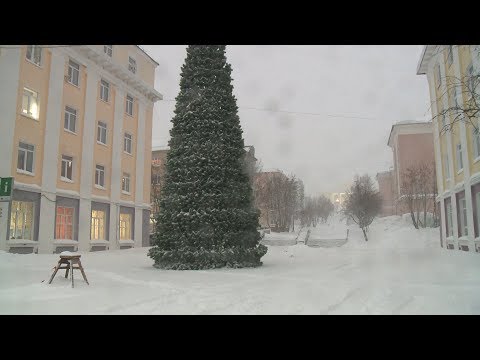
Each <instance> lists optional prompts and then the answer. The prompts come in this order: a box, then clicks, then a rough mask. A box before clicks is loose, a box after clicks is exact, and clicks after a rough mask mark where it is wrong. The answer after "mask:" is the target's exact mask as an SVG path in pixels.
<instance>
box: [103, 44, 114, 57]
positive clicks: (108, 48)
mask: <svg viewBox="0 0 480 360" xmlns="http://www.w3.org/2000/svg"><path fill="white" fill-rule="evenodd" d="M103 52H104V54H105V55H107V56H109V57H112V56H113V45H103Z"/></svg>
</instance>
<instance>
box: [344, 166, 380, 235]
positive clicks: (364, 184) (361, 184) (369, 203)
mask: <svg viewBox="0 0 480 360" xmlns="http://www.w3.org/2000/svg"><path fill="white" fill-rule="evenodd" d="M381 206H382V198H381V197H380V193H379V192H378V191H377V190H376V189H375V188H374V186H373V181H372V178H371V177H370V176H369V175H363V176H360V177H359V176H356V177H355V180H354V183H353V185H352V186H351V187H350V189H349V190H348V191H347V194H346V198H345V202H344V204H343V213H344V215H345V216H347V217H348V218H349V219H352V221H353V222H355V223H356V224H357V225H358V226H359V227H360V229H362V231H363V236H364V237H365V241H368V236H367V232H368V227H369V226H370V224H371V223H372V221H373V219H374V218H375V217H376V216H377V215H378V214H379V213H380V210H381Z"/></svg>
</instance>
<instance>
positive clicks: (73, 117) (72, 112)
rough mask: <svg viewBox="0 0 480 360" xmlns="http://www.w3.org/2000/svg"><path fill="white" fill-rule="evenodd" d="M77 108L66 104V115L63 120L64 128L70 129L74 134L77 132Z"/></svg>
mask: <svg viewBox="0 0 480 360" xmlns="http://www.w3.org/2000/svg"><path fill="white" fill-rule="evenodd" d="M77 114H78V111H77V109H75V108H73V107H71V106H68V105H66V106H65V116H64V121H63V129H64V130H65V131H68V132H70V133H72V134H75V133H76V130H77ZM72 122H73V130H72Z"/></svg>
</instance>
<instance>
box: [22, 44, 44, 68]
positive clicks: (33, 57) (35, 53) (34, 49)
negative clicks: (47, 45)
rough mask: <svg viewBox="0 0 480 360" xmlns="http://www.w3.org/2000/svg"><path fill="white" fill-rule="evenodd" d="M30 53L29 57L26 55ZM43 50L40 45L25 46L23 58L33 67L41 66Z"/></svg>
mask: <svg viewBox="0 0 480 360" xmlns="http://www.w3.org/2000/svg"><path fill="white" fill-rule="evenodd" d="M29 53H30V57H29V56H28V54H29ZM42 55H43V49H42V47H41V46H40V45H27V51H26V53H25V58H26V59H27V61H28V62H31V63H32V64H34V65H37V66H42Z"/></svg>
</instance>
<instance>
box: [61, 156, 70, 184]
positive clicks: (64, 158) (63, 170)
mask: <svg viewBox="0 0 480 360" xmlns="http://www.w3.org/2000/svg"><path fill="white" fill-rule="evenodd" d="M68 162H70V163H71V164H70V167H71V174H70V176H71V178H69V177H68ZM61 166H62V167H61V169H60V180H62V181H65V182H73V156H69V155H62V165H61Z"/></svg>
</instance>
